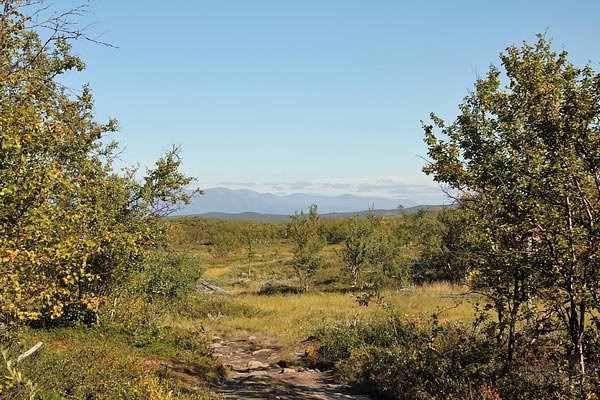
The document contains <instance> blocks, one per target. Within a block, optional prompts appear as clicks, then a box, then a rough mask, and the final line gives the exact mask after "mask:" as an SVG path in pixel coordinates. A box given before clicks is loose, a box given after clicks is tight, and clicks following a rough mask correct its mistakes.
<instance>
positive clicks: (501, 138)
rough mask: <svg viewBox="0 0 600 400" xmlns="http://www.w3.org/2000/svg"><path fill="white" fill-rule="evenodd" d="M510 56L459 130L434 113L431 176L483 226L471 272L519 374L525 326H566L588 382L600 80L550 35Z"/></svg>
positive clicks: (598, 239) (469, 106) (467, 103)
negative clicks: (520, 334) (518, 338)
mask: <svg viewBox="0 0 600 400" xmlns="http://www.w3.org/2000/svg"><path fill="white" fill-rule="evenodd" d="M500 57H501V61H502V66H503V67H504V71H505V75H504V76H503V75H502V74H501V72H500V70H499V69H498V68H496V67H494V66H492V67H490V70H489V72H488V74H487V76H486V77H485V78H481V79H478V80H477V81H476V83H475V88H474V90H473V92H472V93H470V94H469V95H468V96H467V97H466V98H465V100H464V103H463V104H462V105H461V106H460V111H461V113H460V115H459V116H458V117H457V119H456V121H455V122H454V123H452V124H451V125H446V124H445V123H444V122H443V121H442V120H441V119H440V118H438V117H437V116H435V115H433V114H432V120H433V124H434V125H435V126H436V127H437V128H438V129H439V130H440V131H441V134H442V136H443V137H444V139H439V138H438V137H436V136H435V134H434V127H433V126H432V125H424V130H425V142H426V143H427V145H428V146H429V156H430V157H431V160H432V161H431V163H430V164H429V165H427V166H426V167H425V168H424V171H425V172H426V173H427V174H432V175H433V176H434V178H435V180H436V181H438V182H442V183H445V184H448V185H449V186H450V188H452V189H454V190H456V191H458V193H459V194H460V196H461V201H460V204H461V206H462V207H464V208H465V209H466V210H468V211H469V214H468V215H469V223H470V225H471V226H473V227H476V228H477V233H478V236H477V237H476V238H475V237H474V239H476V240H474V241H473V244H472V246H471V254H470V257H471V261H472V262H471V270H470V273H469V275H470V277H471V278H472V280H473V284H474V285H475V286H476V287H477V288H478V289H479V290H481V291H483V292H485V293H486V294H487V295H488V296H489V297H490V299H491V300H492V302H493V304H494V305H495V307H496V309H497V311H498V313H499V316H500V324H501V328H503V327H507V328H508V331H509V332H512V333H510V334H509V335H508V336H509V338H508V352H507V365H508V364H509V363H510V361H511V354H512V351H513V348H512V347H511V346H513V344H514V339H515V337H514V330H515V329H516V327H517V322H518V321H519V320H520V319H523V318H525V317H528V318H530V319H533V320H534V321H532V327H533V329H534V331H535V332H536V334H542V333H544V332H546V331H547V330H548V329H549V328H551V322H552V318H553V317H556V318H557V323H558V324H559V327H560V328H563V329H564V330H565V331H566V332H567V346H566V357H567V360H568V361H569V365H570V367H571V368H570V371H571V372H572V373H577V372H579V374H580V377H581V379H583V377H584V376H585V357H584V349H585V343H586V337H585V330H586V327H587V326H588V325H589V318H590V315H591V312H592V310H596V311H597V310H598V305H599V304H600V303H599V300H600V298H599V297H598V294H599V293H598V285H599V282H600V281H599V280H598V277H599V273H600V263H599V262H598V260H600V230H598V226H599V222H600V220H599V219H600V213H599V212H598V210H599V202H600V125H599V124H598V121H599V120H600V76H599V75H597V74H596V73H595V72H594V71H593V70H592V68H591V67H590V66H589V65H588V66H585V67H583V68H578V67H575V66H574V65H573V64H571V63H570V62H569V61H568V60H567V52H566V51H562V52H560V53H558V54H557V53H556V52H554V51H552V50H551V43H550V42H549V41H547V40H546V39H545V38H544V37H543V36H542V35H538V40H537V43H536V44H535V45H529V44H527V43H523V46H522V47H520V48H519V47H515V46H511V47H509V48H507V49H506V51H505V52H504V53H502V54H501V55H500ZM526 314H530V315H526ZM501 330H502V329H501ZM511 341H512V343H511Z"/></svg>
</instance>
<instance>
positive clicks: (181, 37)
mask: <svg viewBox="0 0 600 400" xmlns="http://www.w3.org/2000/svg"><path fill="white" fill-rule="evenodd" d="M58 3H59V4H60V5H61V6H65V4H70V3H71V1H64V2H58ZM73 4H75V2H73ZM598 15H600V2H597V1H570V2H566V1H555V0H546V1H523V0H521V1H512V0H509V1H502V2H500V1H493V2H492V1H483V0H480V1H400V0H397V1H391V0H380V1H376V0H371V1H367V0H362V1H358V0H302V1H300V0H297V1H291V0H289V1H287V0H212V1H208V0H185V1H184V0H171V1H169V2H165V1H155V0H146V1H134V0H128V1H123V0H98V1H96V2H94V3H92V4H91V7H90V13H89V14H87V15H85V16H84V17H83V21H82V22H83V23H84V24H87V23H94V27H92V28H91V29H90V30H89V33H90V35H92V36H98V35H101V36H100V37H99V39H101V40H103V41H107V42H110V43H112V44H113V45H114V46H117V47H118V48H107V47H102V46H98V45H92V44H89V43H84V42H78V43H75V45H74V52H75V53H76V54H79V55H80V56H81V57H82V58H83V60H84V61H85V62H86V64H87V69H86V70H85V71H84V72H82V73H78V74H74V75H69V76H68V77H67V78H66V82H67V83H68V84H70V85H72V86H78V85H80V84H82V83H86V82H87V83H89V84H90V86H91V88H92V91H93V93H94V97H95V101H96V113H97V117H98V119H99V120H100V121H103V120H106V119H107V118H108V117H114V118H116V119H118V120H119V122H120V126H121V130H120V132H118V133H117V134H115V135H114V139H116V140H118V141H119V142H120V143H121V145H122V147H123V152H122V154H121V159H122V162H123V163H124V164H127V165H131V164H136V163H139V164H140V165H141V166H142V167H143V166H149V165H152V163H153V162H154V161H155V160H156V159H157V158H158V157H159V156H160V155H161V154H162V153H164V151H165V150H167V149H169V148H170V147H171V145H172V144H177V145H180V146H181V147H182V149H183V152H182V156H183V160H184V165H183V170H184V171H185V172H186V173H187V174H189V175H193V176H196V177H197V178H198V182H197V184H198V186H200V187H202V188H210V187H216V186H225V187H228V188H232V189H236V188H248V189H252V190H256V191H259V192H272V193H278V194H287V193H292V192H318V193H321V194H341V193H352V194H357V195H361V194H362V195H382V196H386V197H391V198H408V199H411V200H414V201H417V202H419V203H422V204H425V203H440V202H443V201H444V195H443V194H442V193H441V191H440V190H439V188H438V187H437V185H436V184H434V183H433V181H432V180H431V178H429V177H426V176H425V175H424V174H423V173H422V172H421V168H422V166H423V164H424V161H423V157H425V156H426V153H427V149H426V147H425V145H424V144H423V142H422V136H423V135H422V130H421V127H420V120H421V119H427V118H428V115H429V113H430V112H435V113H436V114H438V115H440V116H441V117H442V118H444V119H446V120H453V119H454V118H455V117H456V115H457V110H458V105H459V104H460V103H461V102H462V99H463V98H464V97H465V96H466V95H467V94H468V91H469V89H470V88H472V86H473V83H474V81H475V79H476V78H477V76H478V75H484V74H485V73H486V72H487V70H488V67H489V65H490V63H493V64H495V65H499V59H498V54H499V52H500V51H502V50H503V49H505V48H506V47H507V46H509V45H512V44H520V43H522V41H523V40H526V41H528V42H534V41H535V40H536V39H535V34H536V33H541V32H544V31H545V30H546V29H547V30H548V34H547V36H548V37H552V38H553V39H554V41H553V44H554V47H555V48H556V49H557V50H560V49H563V48H564V49H566V50H567V51H569V54H570V60H571V61H572V62H573V63H575V64H576V65H580V66H582V65H584V64H586V63H588V62H590V63H591V64H592V66H593V67H594V69H595V70H597V71H598V70H600V68H599V65H598V64H599V62H600V40H598V39H599V38H600V24H598V22H597V18H598Z"/></svg>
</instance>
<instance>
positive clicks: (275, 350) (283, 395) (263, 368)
mask: <svg viewBox="0 0 600 400" xmlns="http://www.w3.org/2000/svg"><path fill="white" fill-rule="evenodd" d="M212 348H213V351H214V354H215V356H216V357H218V358H219V359H220V360H221V362H222V363H223V365H225V366H227V367H229V368H230V374H229V377H228V379H227V380H226V381H225V382H224V383H222V384H221V385H219V386H217V387H215V388H214V391H215V392H217V393H221V394H223V396H224V398H225V399H247V400H252V399H281V400H292V399H306V400H324V399H335V400H342V399H354V400H367V399H370V397H368V396H364V395H350V394H347V393H346V391H345V388H344V387H343V386H341V385H339V384H336V383H335V382H334V380H333V377H332V374H331V372H328V371H325V372H321V371H318V370H314V369H307V368H303V367H299V366H298V364H299V363H296V362H294V359H297V360H299V359H300V358H301V357H302V356H303V355H304V354H305V350H299V349H298V348H287V349H282V348H281V347H280V346H278V345H277V344H276V343H265V342H263V343H259V341H258V340H257V338H256V337H254V336H250V337H237V338H234V337H229V338H228V337H224V336H219V335H214V336H213V343H212Z"/></svg>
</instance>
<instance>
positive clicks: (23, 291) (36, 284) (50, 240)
mask: <svg viewBox="0 0 600 400" xmlns="http://www.w3.org/2000/svg"><path fill="white" fill-rule="evenodd" d="M28 5H30V2H25V3H23V2H20V1H5V2H3V13H2V14H1V15H0V59H1V61H2V62H0V151H1V157H0V182H1V188H0V283H1V284H0V313H1V315H2V320H3V321H5V322H9V323H15V324H19V323H22V322H26V321H31V320H38V319H43V320H44V321H43V322H44V323H49V322H51V321H55V320H58V319H62V320H64V321H65V322H72V321H73V320H74V319H77V318H85V317H87V316H89V314H90V313H91V312H93V311H94V310H96V308H97V307H98V305H99V303H100V302H101V300H102V293H103V292H105V291H106V290H107V289H108V288H109V287H110V285H111V284H112V283H113V281H115V280H119V279H121V278H122V277H123V276H124V275H125V274H126V273H127V272H128V271H129V270H130V269H131V268H132V267H133V266H134V265H135V264H136V263H137V262H138V261H139V259H140V257H141V256H142V255H143V253H144V250H145V248H147V247H150V246H155V245H157V244H159V243H160V242H161V240H162V238H163V233H164V232H163V225H162V224H161V223H159V221H158V220H157V218H156V217H158V216H160V215H163V214H164V213H168V211H169V210H172V209H173V206H174V205H175V204H176V203H177V202H178V201H184V202H185V201H187V200H189V196H188V195H187V194H185V193H184V192H183V191H182V189H183V187H185V186H186V185H187V184H189V183H190V179H189V178H187V177H185V176H183V175H181V174H180V173H179V172H177V168H178V166H179V164H180V160H179V158H178V156H177V150H176V149H173V151H170V152H168V153H167V154H166V155H165V157H164V158H161V159H159V160H158V161H157V163H156V166H155V168H154V169H152V170H148V171H146V172H147V176H146V177H145V178H144V180H143V181H142V182H139V181H137V180H136V179H135V171H134V170H130V171H127V172H126V173H124V174H117V173H115V172H114V171H113V170H112V167H111V162H112V160H113V156H112V152H113V150H114V148H115V146H114V145H113V144H108V145H107V144H106V143H105V142H102V141H101V140H100V139H101V137H102V135H103V134H105V133H107V132H111V131H114V130H115V129H116V123H115V122H114V121H109V122H108V123H107V124H106V125H103V124H99V123H98V122H96V121H95V120H94V118H93V101H92V96H91V93H90V90H89V88H87V87H84V88H83V89H82V92H81V94H80V95H79V96H77V97H74V96H70V95H69V93H70V92H68V91H67V90H65V88H64V87H63V86H62V85H61V84H60V83H59V82H58V81H57V79H56V77H57V76H60V75H62V74H64V73H66V72H68V71H69V70H72V69H77V70H81V69H82V68H83V67H84V64H83V62H82V61H81V60H80V59H79V58H78V57H76V56H73V55H72V54H71V53H70V50H71V46H70V44H69V43H68V41H67V40H66V39H65V38H64V37H65V36H64V35H62V34H60V35H59V33H60V30H57V31H54V32H50V37H49V38H47V40H41V39H40V31H38V30H35V29H28V28H26V26H28V25H30V23H31V22H32V21H31V17H30V16H28V15H27V14H24V12H25V11H23V10H26V11H27V10H29V11H31V12H33V11H34V10H32V9H31V8H27V6H28ZM69 17H70V15H68V14H67V15H62V16H58V17H56V18H58V20H56V21H54V22H57V24H59V25H60V26H69V22H70V21H68V20H67V18H69ZM63 33H64V32H63ZM66 36H68V35H66Z"/></svg>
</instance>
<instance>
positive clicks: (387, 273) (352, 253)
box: [339, 212, 406, 305]
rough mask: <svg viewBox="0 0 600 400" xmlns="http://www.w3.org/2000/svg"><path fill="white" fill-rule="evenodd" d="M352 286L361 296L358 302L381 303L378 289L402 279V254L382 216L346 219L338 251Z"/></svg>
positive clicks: (390, 228)
mask: <svg viewBox="0 0 600 400" xmlns="http://www.w3.org/2000/svg"><path fill="white" fill-rule="evenodd" d="M339 255H340V257H341V259H342V262H343V264H344V266H345V267H346V269H347V271H348V272H349V273H350V275H351V277H352V281H353V284H354V285H355V286H357V287H360V288H361V289H362V290H363V293H362V294H361V295H360V296H359V302H360V303H361V304H364V305H367V304H368V303H369V301H370V300H371V299H373V298H375V299H378V300H381V294H380V289H381V288H383V287H385V286H386V285H388V284H389V283H390V282H391V281H393V280H400V281H402V280H403V279H404V278H405V275H406V272H405V270H404V268H403V267H404V261H405V260H403V254H402V252H401V247H400V246H399V242H398V240H397V238H396V235H395V233H394V230H393V229H392V227H390V226H388V222H387V220H386V219H385V218H384V217H378V216H376V215H374V214H373V213H372V212H370V213H369V214H368V215H367V218H366V219H365V220H359V219H357V218H356V217H354V218H351V219H349V220H348V232H347V234H346V239H345V240H344V247H342V249H341V250H340V252H339Z"/></svg>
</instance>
